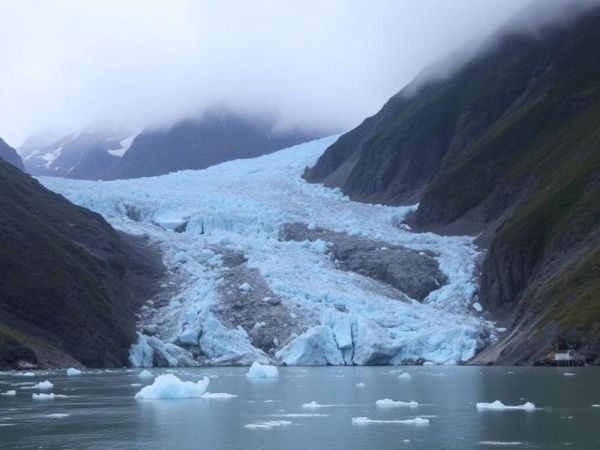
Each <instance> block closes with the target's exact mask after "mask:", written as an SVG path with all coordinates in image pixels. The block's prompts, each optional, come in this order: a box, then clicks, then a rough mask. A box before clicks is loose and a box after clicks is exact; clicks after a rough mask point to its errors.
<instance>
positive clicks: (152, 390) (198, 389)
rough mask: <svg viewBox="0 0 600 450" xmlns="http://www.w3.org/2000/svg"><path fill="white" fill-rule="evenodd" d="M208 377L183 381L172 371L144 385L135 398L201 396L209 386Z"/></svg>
mask: <svg viewBox="0 0 600 450" xmlns="http://www.w3.org/2000/svg"><path fill="white" fill-rule="evenodd" d="M208 384H209V380H208V378H207V377H205V378H203V379H201V380H199V381H197V382H195V383H194V382H193V381H182V380H180V379H179V378H178V377H177V376H175V375H173V374H172V373H168V374H165V375H159V376H157V377H156V378H155V379H154V382H153V383H152V384H151V385H149V386H145V387H143V388H142V389H141V390H140V391H139V392H138V393H137V394H135V398H137V399H177V398H200V397H202V396H203V395H204V393H205V392H206V389H207V388H208Z"/></svg>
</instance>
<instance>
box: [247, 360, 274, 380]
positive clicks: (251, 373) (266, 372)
mask: <svg viewBox="0 0 600 450" xmlns="http://www.w3.org/2000/svg"><path fill="white" fill-rule="evenodd" d="M278 376H279V371H278V370H277V367H275V366H269V365H267V364H261V363H259V362H257V361H254V362H253V363H252V366H250V370H248V373H247V374H246V377H248V378H277V377H278Z"/></svg>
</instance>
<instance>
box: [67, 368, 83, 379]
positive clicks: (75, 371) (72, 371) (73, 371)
mask: <svg viewBox="0 0 600 450" xmlns="http://www.w3.org/2000/svg"><path fill="white" fill-rule="evenodd" d="M67 375H68V376H70V377H72V376H75V375H81V370H79V369H75V368H74V367H69V368H68V369H67Z"/></svg>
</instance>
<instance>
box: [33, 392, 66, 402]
mask: <svg viewBox="0 0 600 450" xmlns="http://www.w3.org/2000/svg"><path fill="white" fill-rule="evenodd" d="M67 397H68V395H61V394H53V393H50V394H33V395H32V396H31V398H32V399H34V400H54V399H55V398H67Z"/></svg>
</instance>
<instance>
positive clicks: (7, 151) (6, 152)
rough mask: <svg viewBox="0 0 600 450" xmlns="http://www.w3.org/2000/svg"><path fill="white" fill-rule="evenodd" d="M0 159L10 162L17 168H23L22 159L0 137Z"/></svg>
mask: <svg viewBox="0 0 600 450" xmlns="http://www.w3.org/2000/svg"><path fill="white" fill-rule="evenodd" d="M0 159H2V160H4V161H6V162H7V163H9V164H12V165H13V166H15V167H16V168H18V169H21V170H24V167H23V161H22V160H21V157H20V156H19V154H18V153H17V151H16V150H15V149H14V148H12V147H11V146H9V145H8V144H7V143H6V142H4V140H3V139H0Z"/></svg>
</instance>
